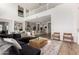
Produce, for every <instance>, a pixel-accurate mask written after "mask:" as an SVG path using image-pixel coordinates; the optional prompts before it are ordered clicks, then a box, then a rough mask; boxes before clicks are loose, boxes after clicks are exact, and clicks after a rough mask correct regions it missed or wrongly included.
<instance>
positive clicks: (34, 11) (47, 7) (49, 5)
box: [26, 3, 60, 17]
mask: <svg viewBox="0 0 79 59" xmlns="http://www.w3.org/2000/svg"><path fill="white" fill-rule="evenodd" d="M59 4H60V3H47V4H45V5H43V6H40V7H39V8H37V9H34V10H32V11H29V12H28V13H26V17H27V16H30V15H33V14H37V13H40V12H43V11H45V10H48V9H51V8H54V7H56V6H57V5H59Z"/></svg>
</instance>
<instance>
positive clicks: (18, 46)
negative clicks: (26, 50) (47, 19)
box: [4, 38, 22, 49]
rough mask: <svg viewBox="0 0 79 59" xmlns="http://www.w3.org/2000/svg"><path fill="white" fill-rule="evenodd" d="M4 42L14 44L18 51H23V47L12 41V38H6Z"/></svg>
mask: <svg viewBox="0 0 79 59" xmlns="http://www.w3.org/2000/svg"><path fill="white" fill-rule="evenodd" d="M4 41H6V42H9V43H12V44H13V45H14V46H15V47H16V48H18V49H22V47H21V46H20V44H19V43H18V42H17V41H16V40H15V39H12V38H4Z"/></svg>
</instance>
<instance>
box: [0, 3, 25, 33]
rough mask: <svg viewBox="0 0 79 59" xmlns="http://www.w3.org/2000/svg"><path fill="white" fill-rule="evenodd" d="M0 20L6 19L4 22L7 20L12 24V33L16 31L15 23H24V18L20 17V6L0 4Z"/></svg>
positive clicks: (10, 25)
mask: <svg viewBox="0 0 79 59" xmlns="http://www.w3.org/2000/svg"><path fill="white" fill-rule="evenodd" d="M24 10H25V9H24ZM24 14H25V12H24ZM0 18H1V19H5V20H4V21H6V20H7V21H8V22H9V23H10V24H9V31H10V32H13V31H14V21H19V22H24V18H22V17H18V5H17V4H15V3H13V4H12V3H2V4H1V3H0ZM23 28H24V27H23Z"/></svg>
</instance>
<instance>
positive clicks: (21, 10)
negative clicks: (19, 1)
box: [18, 5, 24, 17]
mask: <svg viewBox="0 0 79 59" xmlns="http://www.w3.org/2000/svg"><path fill="white" fill-rule="evenodd" d="M18 16H20V17H24V9H23V7H21V6H19V5H18Z"/></svg>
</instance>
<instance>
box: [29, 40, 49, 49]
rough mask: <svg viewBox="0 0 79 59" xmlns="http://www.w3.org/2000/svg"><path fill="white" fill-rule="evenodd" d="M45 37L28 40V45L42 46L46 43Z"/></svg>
mask: <svg viewBox="0 0 79 59" xmlns="http://www.w3.org/2000/svg"><path fill="white" fill-rule="evenodd" d="M47 42H48V40H47V39H33V40H30V41H29V45H30V46H32V47H34V48H42V47H43V46H45V45H46V44H47Z"/></svg>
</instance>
